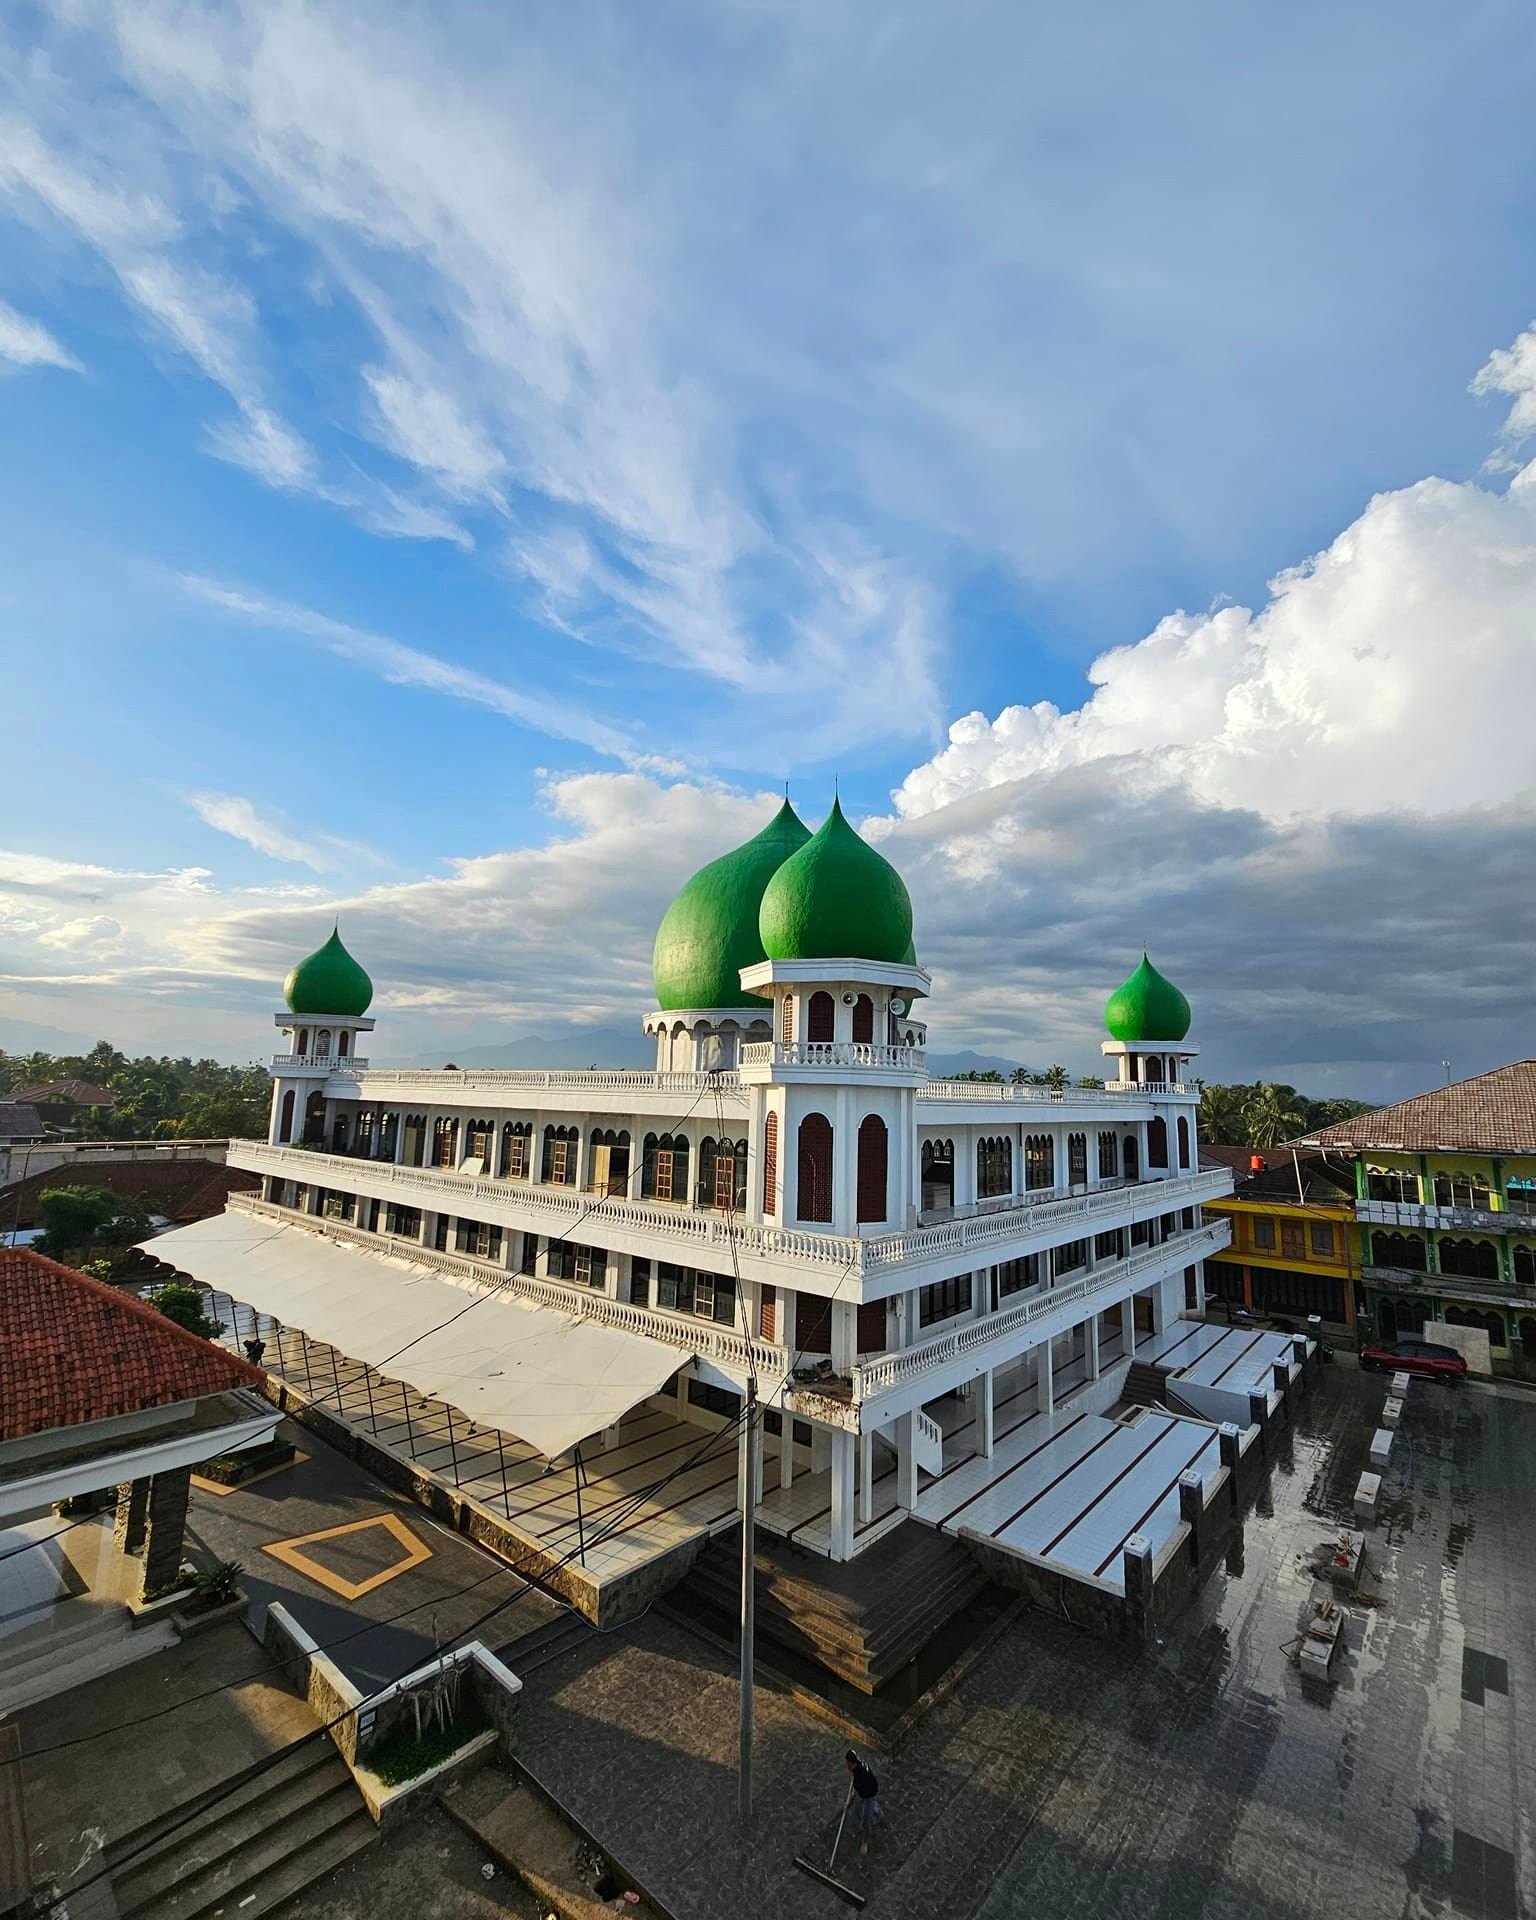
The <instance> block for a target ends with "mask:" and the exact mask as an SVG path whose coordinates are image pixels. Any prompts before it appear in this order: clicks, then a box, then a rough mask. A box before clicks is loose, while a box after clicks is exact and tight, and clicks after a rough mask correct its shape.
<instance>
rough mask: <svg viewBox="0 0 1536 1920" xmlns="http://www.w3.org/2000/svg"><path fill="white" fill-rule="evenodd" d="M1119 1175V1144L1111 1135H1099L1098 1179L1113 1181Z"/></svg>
mask: <svg viewBox="0 0 1536 1920" xmlns="http://www.w3.org/2000/svg"><path fill="white" fill-rule="evenodd" d="M1119 1173H1120V1142H1119V1140H1118V1139H1117V1138H1116V1136H1115V1135H1114V1134H1113V1133H1101V1134H1100V1135H1099V1178H1100V1179H1101V1180H1114V1179H1117V1178H1118V1177H1119Z"/></svg>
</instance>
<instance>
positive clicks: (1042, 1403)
mask: <svg viewBox="0 0 1536 1920" xmlns="http://www.w3.org/2000/svg"><path fill="white" fill-rule="evenodd" d="M1052 1345H1053V1342H1051V1341H1049V1340H1047V1341H1046V1342H1045V1344H1044V1345H1043V1346H1040V1347H1037V1348H1036V1349H1035V1352H1036V1354H1037V1355H1038V1359H1037V1361H1036V1366H1037V1373H1036V1376H1035V1377H1036V1379H1037V1381H1038V1383H1039V1385H1038V1391H1037V1393H1036V1404H1037V1405H1038V1407H1039V1410H1040V1412H1041V1413H1044V1414H1052V1413H1054V1412H1055V1411H1056V1361H1055V1356H1054V1355H1053V1353H1052V1352H1051V1347H1052Z"/></svg>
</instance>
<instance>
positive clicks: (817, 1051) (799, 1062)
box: [741, 1040, 923, 1073]
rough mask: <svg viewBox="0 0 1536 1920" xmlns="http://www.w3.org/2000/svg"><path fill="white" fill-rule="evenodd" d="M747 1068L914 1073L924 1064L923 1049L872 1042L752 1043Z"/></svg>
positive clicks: (745, 1054) (746, 1050)
mask: <svg viewBox="0 0 1536 1920" xmlns="http://www.w3.org/2000/svg"><path fill="white" fill-rule="evenodd" d="M741 1064H742V1065H743V1066H744V1067H884V1068H887V1069H895V1070H897V1071H899V1072H901V1073H914V1072H916V1071H917V1070H918V1069H919V1068H921V1066H922V1064H923V1049H922V1048H921V1047H887V1046H876V1045H875V1044H874V1042H873V1041H868V1040H749V1041H748V1042H747V1044H746V1045H745V1046H744V1047H743V1048H742V1050H741Z"/></svg>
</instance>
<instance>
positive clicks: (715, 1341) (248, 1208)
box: [229, 1193, 790, 1387]
mask: <svg viewBox="0 0 1536 1920" xmlns="http://www.w3.org/2000/svg"><path fill="white" fill-rule="evenodd" d="M229 1205H230V1206H231V1207H232V1208H233V1209H234V1210H235V1211H236V1212H238V1213H250V1214H255V1215H256V1216H257V1217H258V1218H260V1219H263V1220H278V1221H281V1222H283V1223H284V1225H286V1226H291V1227H294V1228H297V1229H298V1230H300V1231H302V1232H306V1233H313V1234H317V1235H319V1236H320V1238H322V1239H325V1240H330V1241H333V1242H334V1243H335V1244H336V1245H337V1246H343V1247H351V1248H352V1249H353V1250H354V1251H356V1252H360V1253H367V1254H372V1255H374V1256H375V1257H377V1256H383V1257H385V1258H390V1259H395V1260H405V1261H409V1262H410V1264H411V1265H412V1266H413V1267H430V1268H431V1269H432V1271H433V1272H434V1273H444V1274H448V1275H449V1276H451V1277H452V1278H453V1279H457V1280H471V1281H473V1282H474V1283H475V1284H476V1285H477V1286H482V1287H485V1288H487V1289H489V1290H490V1291H492V1292H496V1293H506V1294H511V1295H515V1296H516V1297H517V1298H518V1299H520V1300H528V1301H530V1302H532V1304H533V1305H534V1306H539V1307H555V1308H558V1310H559V1311H560V1312H561V1313H570V1314H579V1315H580V1316H581V1318H582V1319H584V1320H590V1321H592V1322H593V1323H594V1325H597V1326H602V1327H616V1328H617V1329H618V1330H619V1331H620V1332H621V1333H638V1334H640V1335H642V1336H643V1337H644V1338H645V1339H647V1340H661V1341H665V1342H666V1343H667V1344H669V1345H671V1346H675V1347H679V1348H682V1349H684V1350H685V1351H686V1352H687V1353H690V1354H699V1355H700V1356H702V1357H703V1358H704V1359H706V1360H713V1361H717V1362H719V1363H720V1364H722V1365H724V1366H732V1367H741V1368H743V1369H744V1370H748V1371H750V1370H751V1369H752V1368H754V1367H755V1368H756V1369H757V1372H758V1374H759V1376H760V1377H761V1379H762V1381H763V1383H764V1386H765V1387H769V1386H773V1385H774V1384H775V1383H780V1384H781V1383H782V1382H783V1381H784V1380H785V1379H786V1378H787V1377H788V1374H789V1365H790V1354H789V1350H788V1348H786V1347H779V1346H775V1345H773V1344H772V1343H771V1342H769V1341H766V1340H748V1339H747V1338H746V1336H745V1335H744V1334H740V1333H733V1332H732V1331H731V1329H730V1328H728V1327H721V1326H717V1325H715V1323H714V1322H713V1321H709V1320H695V1319H692V1318H690V1317H688V1316H685V1315H683V1314H668V1313H664V1312H660V1311H653V1310H652V1309H651V1308H649V1307H637V1306H634V1305H632V1304H631V1303H630V1302H629V1301H627V1300H615V1299H613V1298H612V1297H611V1296H610V1295H608V1294H606V1293H599V1292H597V1291H596V1289H595V1288H591V1287H580V1286H571V1285H568V1284H566V1283H564V1282H562V1281H559V1280H545V1279H540V1278H538V1277H537V1276H535V1275H533V1274H528V1273H509V1272H508V1271H507V1269H506V1268H505V1267H502V1266H498V1265H497V1264H496V1263H495V1262H494V1261H491V1260H479V1259H476V1258H475V1256H474V1255H473V1254H468V1253H444V1252H439V1251H438V1250H437V1249H436V1248H435V1247H424V1246H421V1245H420V1244H419V1243H418V1242H416V1241H414V1240H408V1239H403V1238H399V1237H397V1236H394V1235H391V1234H383V1233H370V1232H368V1230H367V1229H366V1228H364V1227H358V1226H354V1225H352V1224H351V1223H350V1222H349V1221H344V1220H323V1219H320V1218H319V1217H317V1216H316V1215H313V1214H304V1213H295V1212H294V1210H293V1208H292V1207H279V1206H276V1205H274V1204H273V1203H272V1202H271V1201H270V1200H258V1199H257V1198H256V1196H255V1195H254V1194H249V1193H232V1194H231V1195H230V1196H229ZM681 1364H682V1362H681V1357H680V1358H679V1365H681Z"/></svg>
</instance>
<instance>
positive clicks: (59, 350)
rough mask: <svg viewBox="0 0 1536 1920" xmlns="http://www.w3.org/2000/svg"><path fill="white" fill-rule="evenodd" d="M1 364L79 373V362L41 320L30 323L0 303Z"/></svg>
mask: <svg viewBox="0 0 1536 1920" xmlns="http://www.w3.org/2000/svg"><path fill="white" fill-rule="evenodd" d="M0 360H9V361H10V362H11V364H12V365H13V366H17V367H60V368H62V369H63V370H64V371H65V372H66V373H82V372H83V371H84V369H83V368H82V366H81V365H80V362H79V361H78V360H77V359H76V358H75V356H74V355H73V354H72V353H71V352H70V351H69V349H68V347H66V346H62V345H61V344H60V343H59V341H57V340H56V339H55V338H54V336H53V335H52V334H51V333H50V332H49V331H48V329H47V328H46V327H45V326H44V325H43V324H42V322H41V321H40V320H29V319H28V318H27V316H26V315H25V314H24V313H18V312H17V311H16V309H15V308H14V307H11V306H7V305H6V303H5V302H4V301H3V300H0Z"/></svg>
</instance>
